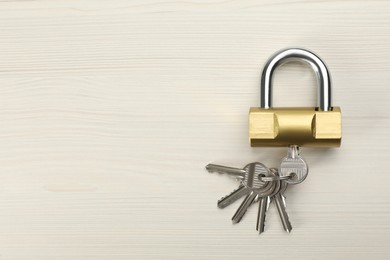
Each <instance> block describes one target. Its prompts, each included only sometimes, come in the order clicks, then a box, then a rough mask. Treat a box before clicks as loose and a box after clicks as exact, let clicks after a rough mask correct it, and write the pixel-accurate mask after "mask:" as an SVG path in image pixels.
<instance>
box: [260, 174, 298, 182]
mask: <svg viewBox="0 0 390 260" xmlns="http://www.w3.org/2000/svg"><path fill="white" fill-rule="evenodd" d="M294 175H295V173H290V174H289V175H286V176H268V177H266V176H259V179H260V180H261V181H267V182H271V181H284V180H288V179H291V178H292V177H293V176H294Z"/></svg>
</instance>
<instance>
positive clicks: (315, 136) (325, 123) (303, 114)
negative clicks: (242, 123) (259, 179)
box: [249, 107, 341, 147]
mask: <svg viewBox="0 0 390 260" xmlns="http://www.w3.org/2000/svg"><path fill="white" fill-rule="evenodd" d="M249 141H250V144H251V146H252V147H259V146H263V147H264V146H268V147H281V146H289V145H294V144H295V145H300V146H309V147H339V146H340V144H341V110H340V107H333V108H332V110H330V111H326V112H325V111H318V109H317V108H314V107H311V108H299V107H291V108H270V109H265V108H257V107H252V108H251V109H250V111H249Z"/></svg>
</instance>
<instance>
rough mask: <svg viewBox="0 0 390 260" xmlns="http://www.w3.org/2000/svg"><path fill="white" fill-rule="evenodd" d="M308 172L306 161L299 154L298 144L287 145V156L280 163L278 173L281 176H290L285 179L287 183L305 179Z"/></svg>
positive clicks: (295, 182) (299, 181)
mask: <svg viewBox="0 0 390 260" xmlns="http://www.w3.org/2000/svg"><path fill="white" fill-rule="evenodd" d="M308 173H309V168H308V166H307V163H306V161H305V160H304V159H303V158H302V157H301V156H300V155H299V146H297V145H291V146H289V147H288V152H287V156H286V157H284V158H283V159H282V161H281V163H280V166H279V175H280V176H281V177H286V176H291V178H288V179H287V180H285V182H287V183H288V184H298V183H301V182H303V181H304V180H305V179H306V177H307V174H308Z"/></svg>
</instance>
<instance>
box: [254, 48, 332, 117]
mask: <svg viewBox="0 0 390 260" xmlns="http://www.w3.org/2000/svg"><path fill="white" fill-rule="evenodd" d="M291 61H300V62H304V63H307V64H309V65H310V67H311V68H312V69H313V71H314V72H315V74H316V76H317V80H318V101H317V102H318V107H319V109H320V110H321V111H329V110H331V109H332V97H331V79H330V74H329V71H328V68H327V67H326V65H325V63H324V62H323V61H322V60H321V59H320V58H319V57H318V56H317V55H315V54H314V53H312V52H310V51H307V50H304V49H297V48H294V49H286V50H282V51H280V52H277V53H276V54H275V55H274V56H272V57H271V58H270V59H269V60H268V61H267V63H266V64H265V66H264V69H263V73H262V75H261V86H260V92H261V96H260V107H261V108H265V109H269V108H271V107H272V80H273V75H274V72H275V70H276V69H277V68H278V67H279V66H281V65H283V64H285V63H288V62H291Z"/></svg>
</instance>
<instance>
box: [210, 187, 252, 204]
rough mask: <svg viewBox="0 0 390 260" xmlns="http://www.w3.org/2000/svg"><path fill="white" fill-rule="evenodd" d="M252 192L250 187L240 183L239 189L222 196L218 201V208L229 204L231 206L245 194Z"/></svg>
mask: <svg viewBox="0 0 390 260" xmlns="http://www.w3.org/2000/svg"><path fill="white" fill-rule="evenodd" d="M250 192H251V190H250V189H248V188H247V187H245V186H244V185H240V186H239V187H238V189H236V190H234V191H233V192H232V193H230V194H229V195H227V196H225V197H223V198H221V199H220V200H218V203H217V205H218V208H220V209H223V208H226V207H227V206H229V205H231V204H233V203H234V202H236V201H237V200H238V199H240V198H241V197H243V196H245V195H248V194H249V193H250Z"/></svg>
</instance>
